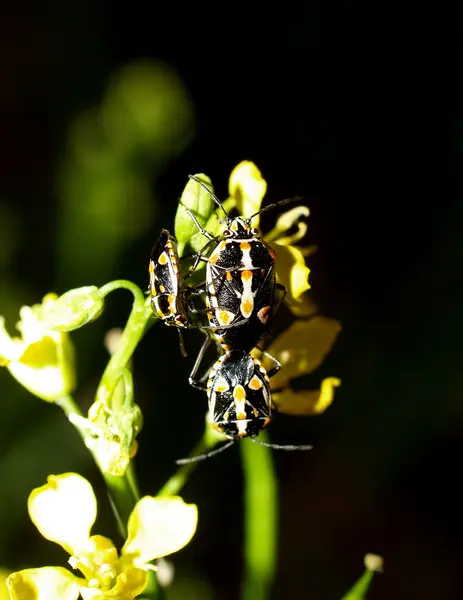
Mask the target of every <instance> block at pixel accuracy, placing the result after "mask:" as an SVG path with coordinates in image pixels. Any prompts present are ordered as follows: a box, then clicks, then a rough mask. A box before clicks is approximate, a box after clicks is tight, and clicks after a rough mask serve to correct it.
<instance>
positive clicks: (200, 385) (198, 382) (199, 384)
mask: <svg viewBox="0 0 463 600" xmlns="http://www.w3.org/2000/svg"><path fill="white" fill-rule="evenodd" d="M211 343H212V338H211V337H209V336H208V335H207V336H206V339H205V340H204V343H203V345H202V346H201V350H200V351H199V352H198V356H197V357H196V361H195V364H194V365H193V368H192V370H191V373H190V376H189V378H188V383H189V384H190V385H191V386H193V387H194V388H197V389H198V390H202V391H206V384H205V383H204V381H203V379H202V378H200V379H197V378H196V375H197V373H198V371H199V367H200V365H201V363H202V361H203V358H204V355H205V354H206V352H207V349H208V348H209V346H210V345H211Z"/></svg>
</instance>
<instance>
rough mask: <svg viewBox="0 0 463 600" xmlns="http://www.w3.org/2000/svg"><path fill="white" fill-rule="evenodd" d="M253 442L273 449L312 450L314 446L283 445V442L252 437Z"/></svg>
mask: <svg viewBox="0 0 463 600" xmlns="http://www.w3.org/2000/svg"><path fill="white" fill-rule="evenodd" d="M251 442H254V443H255V444H260V445H261V446H265V447H266V448H273V450H312V449H313V446H282V445H281V444H268V443H267V442H261V441H259V440H257V439H256V438H254V437H252V438H251Z"/></svg>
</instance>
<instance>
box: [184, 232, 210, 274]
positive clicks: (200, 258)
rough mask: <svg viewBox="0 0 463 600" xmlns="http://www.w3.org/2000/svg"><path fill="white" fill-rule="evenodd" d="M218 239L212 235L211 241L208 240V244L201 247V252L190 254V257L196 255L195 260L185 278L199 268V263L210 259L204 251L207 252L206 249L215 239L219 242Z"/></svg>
mask: <svg viewBox="0 0 463 600" xmlns="http://www.w3.org/2000/svg"><path fill="white" fill-rule="evenodd" d="M201 233H202V232H201ZM209 235H210V234H209ZM206 237H207V236H206ZM217 239H218V238H216V237H212V238H211V239H209V241H208V242H207V244H206V245H205V246H203V247H202V248H201V250H200V251H199V252H197V253H196V254H190V256H189V257H188V258H191V257H193V256H194V257H195V260H194V262H193V264H192V265H191V267H190V269H189V272H188V273H187V274H186V275H185V277H184V279H188V277H190V275H192V274H193V273H194V272H195V271H196V269H197V268H198V265H199V263H200V261H204V262H208V261H209V259H208V258H207V256H204V252H206V250H207V249H208V247H209V246H210V245H211V244H212V242H214V241H215V242H217ZM182 258H183V257H182ZM184 258H187V257H184Z"/></svg>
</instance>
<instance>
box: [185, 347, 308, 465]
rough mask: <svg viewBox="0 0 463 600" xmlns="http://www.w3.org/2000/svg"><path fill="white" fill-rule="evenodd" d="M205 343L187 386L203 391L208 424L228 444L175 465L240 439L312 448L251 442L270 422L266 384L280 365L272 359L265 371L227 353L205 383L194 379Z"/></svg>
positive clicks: (255, 363) (238, 355)
mask: <svg viewBox="0 0 463 600" xmlns="http://www.w3.org/2000/svg"><path fill="white" fill-rule="evenodd" d="M209 344H210V340H206V342H205V343H204V345H203V347H202V349H201V351H200V353H199V355H198V359H197V361H196V364H195V366H194V367H193V371H192V373H191V375H190V383H191V385H193V386H194V387H197V388H199V389H202V390H205V391H206V392H207V396H208V402H209V416H210V420H211V425H212V427H213V428H214V429H217V430H218V431H220V432H221V433H223V434H224V435H225V436H226V437H228V438H229V439H230V442H228V443H227V444H224V445H223V446H221V447H220V448H218V449H217V450H213V451H212V452H208V453H206V454H201V455H199V456H195V457H192V458H186V459H181V460H178V461H177V463H178V464H187V463H189V462H195V461H199V460H204V459H205V458H209V457H210V456H213V455H215V454H217V453H218V452H222V451H223V450H225V449H226V448H228V447H229V446H231V445H232V444H233V443H234V442H235V441H237V440H239V439H241V438H244V437H250V438H251V440H252V441H254V442H256V443H259V444H262V445H264V446H269V447H270V448H274V449H276V450H310V449H312V446H293V445H284V446H282V445H280V444H267V443H266V442H261V441H259V440H257V439H255V438H256V436H258V435H259V433H261V431H263V430H264V429H265V428H266V427H267V426H268V425H269V423H270V421H271V419H272V410H274V405H273V402H272V396H271V392H270V384H269V381H270V378H271V377H272V376H273V375H275V374H276V373H277V372H278V371H279V370H280V368H281V365H280V363H279V362H278V361H277V360H276V359H273V360H274V362H275V366H274V367H273V368H272V369H270V370H269V371H268V372H267V371H266V370H265V369H264V367H263V366H262V364H261V362H260V361H259V360H258V359H257V358H254V357H253V356H252V355H251V354H249V353H248V352H245V351H244V350H231V351H230V352H226V353H225V354H223V355H222V356H220V357H219V359H218V360H217V361H216V362H215V364H214V365H213V367H212V369H211V370H210V371H209V374H208V380H207V383H206V384H205V383H204V381H203V379H204V378H203V379H199V380H197V379H195V377H196V372H197V370H198V365H199V364H200V362H201V360H202V358H203V356H204V353H205V351H206V349H207V346H208V345H209Z"/></svg>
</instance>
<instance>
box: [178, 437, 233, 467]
mask: <svg viewBox="0 0 463 600" xmlns="http://www.w3.org/2000/svg"><path fill="white" fill-rule="evenodd" d="M235 441H236V440H230V441H229V442H227V443H226V444H224V445H223V446H220V448H217V449H216V450H211V452H206V453H205V454H199V455H198V456H192V457H190V458H180V459H179V460H176V461H175V463H176V464H177V465H189V464H190V463H193V462H199V461H201V460H206V458H211V457H212V456H215V455H216V454H220V453H221V452H223V451H224V450H226V449H227V448H230V446H233V444H234V443H235Z"/></svg>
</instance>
